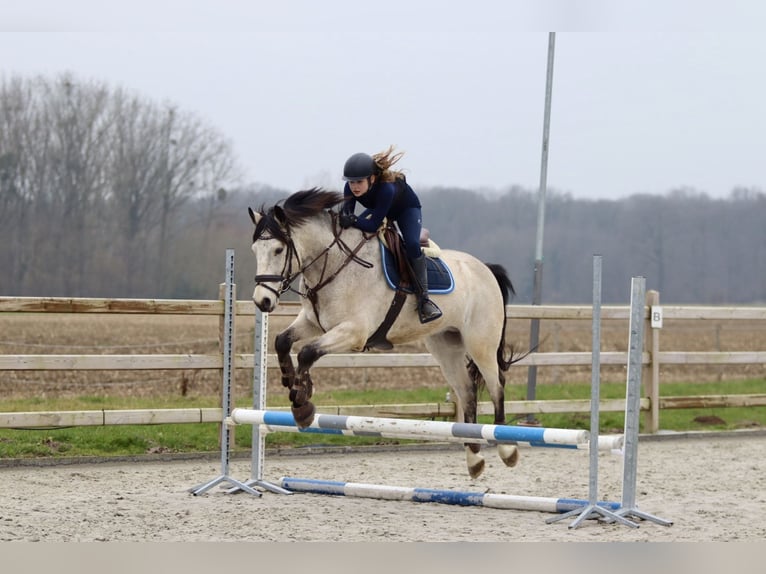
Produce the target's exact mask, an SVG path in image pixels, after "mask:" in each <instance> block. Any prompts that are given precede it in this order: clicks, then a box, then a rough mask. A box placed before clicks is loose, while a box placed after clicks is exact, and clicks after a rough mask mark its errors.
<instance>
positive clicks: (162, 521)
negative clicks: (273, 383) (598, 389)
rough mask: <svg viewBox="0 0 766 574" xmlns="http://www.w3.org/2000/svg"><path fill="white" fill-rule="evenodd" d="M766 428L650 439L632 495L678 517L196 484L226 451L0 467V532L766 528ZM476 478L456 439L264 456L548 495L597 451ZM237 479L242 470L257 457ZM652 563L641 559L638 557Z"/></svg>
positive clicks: (568, 534) (32, 536) (166, 535)
mask: <svg viewBox="0 0 766 574" xmlns="http://www.w3.org/2000/svg"><path fill="white" fill-rule="evenodd" d="M765 451H766V435H764V434H763V433H758V434H755V435H752V434H751V435H749V436H747V437H746V436H745V435H743V434H739V435H734V434H730V435H729V438H710V437H708V438H695V439H683V438H674V439H672V440H651V441H649V440H646V441H644V440H642V441H641V442H640V444H639V455H638V467H639V471H638V480H637V492H636V501H637V503H638V507H639V508H640V509H641V510H643V511H645V512H648V513H650V514H653V515H655V516H659V517H662V518H665V519H668V520H671V521H673V525H672V526H669V527H667V526H660V525H657V524H654V523H650V522H642V523H641V524H640V527H639V528H636V529H634V528H629V527H627V526H624V525H621V524H603V523H598V522H596V521H593V520H589V521H586V522H584V523H583V524H582V525H581V526H580V527H579V528H577V529H570V528H568V526H569V524H571V521H569V520H567V521H562V522H558V523H555V524H546V523H545V520H546V519H547V518H549V517H551V516H554V515H551V514H545V513H540V512H530V511H515V510H498V509H491V508H480V507H457V506H448V505H441V504H431V503H412V502H395V501H383V500H372V499H361V498H346V497H336V496H321V495H309V494H293V495H290V496H284V495H277V494H272V493H266V494H264V495H263V497H262V498H256V497H253V496H250V495H247V494H235V495H230V494H226V493H225V492H223V490H222V489H221V488H219V487H214V488H213V489H212V490H210V491H209V492H208V493H206V494H204V495H202V496H196V497H195V496H192V495H191V494H189V492H188V489H190V488H192V487H195V486H198V485H200V484H203V483H206V482H208V481H209V480H212V479H214V478H215V477H217V476H219V475H220V470H221V466H220V461H204V462H203V461H186V462H180V461H179V462H151V463H147V462H133V463H119V464H114V463H107V464H103V463H102V464H78V465H67V466H62V465H58V466H45V467H15V468H0V492H2V493H3V504H2V508H0V541H46V542H73V541H105V542H171V541H173V542H180V541H185V542H194V541H259V542H270V541H280V542H296V541H304V542H306V541H312V542H321V541H324V542H337V541H343V542H380V541H389V542H405V541H407V542H409V541H425V542H490V541H494V542H670V541H694V542H704V541H721V542H723V541H727V542H730V541H740V542H747V541H752V542H755V541H763V540H764V539H766V513H764V510H765V509H766V457H764V456H763V453H764V452H765ZM486 454H487V461H488V464H487V466H488V468H487V470H486V472H485V474H484V475H483V476H482V477H480V478H479V479H477V480H471V479H470V478H468V476H467V474H466V472H465V467H464V461H463V453H462V449H461V448H459V447H455V448H449V449H440V450H433V449H429V450H417V451H413V450H408V451H404V450H397V451H390V450H389V451H385V452H381V451H375V452H371V451H369V450H367V451H361V452H355V453H345V454H308V455H304V456H297V455H292V456H284V455H281V456H277V455H274V454H272V453H269V454H268V455H267V458H266V467H265V472H264V478H266V479H267V480H270V481H273V482H276V481H278V479H279V477H281V476H297V477H307V478H322V479H327V480H341V481H354V482H368V483H384V484H388V485H394V486H419V487H428V488H449V489H456V490H463V491H472V492H485V491H488V492H496V493H506V494H517V495H519V494H523V495H527V496H542V497H554V498H558V497H575V498H584V499H587V498H588V453H587V451H569V450H566V451H565V450H559V449H541V448H537V449H530V448H526V449H524V450H523V452H522V460H521V462H520V464H519V465H518V466H517V467H515V468H513V469H508V468H506V467H504V466H503V465H502V464H501V463H500V461H499V459H497V458H496V456H494V455H495V453H494V452H493V451H492V449H489V450H487V451H486ZM230 476H232V477H234V478H236V479H238V480H247V479H248V478H249V476H250V461H249V459H247V460H239V459H238V460H235V461H233V462H232V464H231V472H230ZM621 484H622V457H621V456H619V455H615V454H610V453H601V454H600V457H599V498H600V499H605V500H616V501H620V500H621V494H622V490H621ZM641 562H642V563H644V561H643V560H642V561H641Z"/></svg>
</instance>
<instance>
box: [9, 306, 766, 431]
mask: <svg viewBox="0 0 766 574" xmlns="http://www.w3.org/2000/svg"><path fill="white" fill-rule="evenodd" d="M660 308H661V312H662V317H663V319H664V320H670V319H685V320H700V321H705V320H708V321H710V320H735V321H761V322H766V307H703V306H677V305H672V306H660V305H659V294H658V293H657V292H656V291H650V292H648V293H647V303H646V307H645V311H644V319H645V320H646V322H647V328H646V329H645V333H646V335H645V338H646V340H645V345H644V352H643V355H642V363H643V365H644V369H645V371H644V397H643V398H642V399H641V410H642V412H644V416H645V423H646V424H645V430H646V431H647V432H657V431H658V430H659V411H660V410H661V409H683V408H699V407H713V406H715V407H731V406H766V395H763V394H759V395H714V396H698V397H687V396H684V397H667V396H666V397H661V396H660V394H659V388H660V365H663V364H665V365H691V364H701V365H705V364H708V365H727V364H761V365H766V351H741V352H728V351H727V352H722V351H693V352H688V351H664V350H663V351H661V350H660V332H661V328H660V327H659V326H657V325H653V324H652V321H651V317H652V315H653V312H654V311H659V310H660ZM298 309H299V305H298V304H297V303H283V304H282V305H280V307H279V308H278V309H277V310H276V311H275V312H274V313H272V316H286V317H292V316H295V315H296V314H297V312H298ZM234 311H235V315H236V316H239V317H247V316H250V317H253V316H254V315H255V306H254V305H253V303H252V302H251V301H237V302H236V305H235V309H234ZM592 312H593V310H592V307H590V306H585V305H546V306H543V305H510V306H508V307H506V314H507V317H508V318H509V320H517V319H545V320H557V321H558V320H563V321H566V320H578V319H579V320H584V319H591V317H592ZM3 313H14V314H18V313H54V314H80V313H90V314H157V315H217V316H220V317H223V313H224V306H223V299H221V300H208V301H201V300H175V299H95V298H56V297H48V298H37V297H0V321H1V320H2V314H3ZM629 317H630V307H629V306H627V305H626V306H609V305H606V306H603V307H602V308H601V319H602V321H609V320H627V319H629ZM236 323H237V322H236V321H235V325H236ZM627 359H628V353H627V351H626V352H601V353H600V360H601V363H602V364H603V365H626V364H627ZM590 363H591V353H590V352H589V351H588V352H534V353H530V354H529V355H527V356H526V357H524V358H523V359H522V360H521V361H519V362H518V363H516V365H517V366H530V365H537V366H562V367H565V366H582V365H590ZM253 366H254V360H253V355H252V354H242V353H236V354H234V365H233V368H234V369H241V368H245V369H247V368H253ZM436 366H438V365H437V363H436V361H435V360H434V359H433V357H431V355H430V354H428V353H409V354H403V353H369V354H356V353H349V354H336V355H326V356H324V357H322V358H321V359H320V360H319V361H318V362H317V364H316V365H315V367H316V368H349V367H351V368H371V367H383V368H396V367H436ZM267 367H269V368H277V367H278V363H277V359H276V356H275V355H274V354H269V355H268V357H267ZM222 368H223V350H222V348H219V350H218V351H217V352H215V353H208V354H143V355H142V354H134V355H116V354H110V355H82V354H80V355H51V354H36V355H0V373H2V371H46V370H56V371H69V370H75V371H76V370H183V369H212V370H222ZM600 408H601V410H602V411H604V412H607V411H621V410H623V409H624V401H622V400H602V401H601V403H600ZM318 410H319V412H327V413H335V414H357V415H358V414H368V415H374V416H411V417H417V418H434V417H444V418H451V417H454V415H455V405H454V404H453V403H450V402H444V403H429V404H414V405H355V406H344V407H337V406H325V407H318ZM589 410H590V401H589V400H564V401H539V400H538V401H506V412H508V413H510V414H525V413H541V414H542V413H562V412H589ZM490 412H491V405H490V403H481V404H480V405H479V413H480V414H487V413H490ZM220 416H221V410H220V409H146V410H129V411H128V410H126V411H106V410H95V411H62V412H32V413H0V428H31V427H42V426H46V427H56V426H91V425H107V424H158V423H192V422H215V421H220Z"/></svg>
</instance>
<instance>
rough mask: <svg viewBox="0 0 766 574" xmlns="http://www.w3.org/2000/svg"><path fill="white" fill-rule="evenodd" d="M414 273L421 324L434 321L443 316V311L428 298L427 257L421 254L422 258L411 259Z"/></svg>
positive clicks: (414, 286)
mask: <svg viewBox="0 0 766 574" xmlns="http://www.w3.org/2000/svg"><path fill="white" fill-rule="evenodd" d="M410 264H411V265H412V271H413V272H414V275H415V277H414V283H415V284H414V285H413V288H414V291H415V295H417V297H418V315H419V316H420V322H421V323H428V322H429V321H434V320H435V319H438V318H439V317H441V316H442V312H441V309H439V307H437V306H436V303H434V302H433V301H431V300H430V299H429V298H428V270H427V269H426V256H425V255H423V254H422V253H421V255H420V257H418V258H416V259H410Z"/></svg>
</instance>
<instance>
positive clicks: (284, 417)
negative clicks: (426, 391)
mask: <svg viewBox="0 0 766 574" xmlns="http://www.w3.org/2000/svg"><path fill="white" fill-rule="evenodd" d="M230 419H231V421H232V422H233V423H235V424H252V425H263V426H264V427H266V429H267V430H268V431H269V432H280V431H292V432H295V431H300V432H305V433H318V434H336V435H347V436H367V437H387V438H406V439H415V440H446V441H453V442H473V443H482V444H508V443H522V444H523V443H526V444H529V445H530V446H547V447H557V448H587V446H588V444H587V443H588V440H589V434H590V433H588V431H586V430H573V429H556V428H541V427H523V426H510V425H493V424H469V423H452V422H446V421H424V420H411V419H394V418H381V417H363V416H350V415H349V416H346V415H330V414H317V415H315V416H314V421H313V422H312V423H311V425H310V426H308V427H306V428H304V429H298V428H297V426H296V424H295V420H294V419H293V415H292V413H290V412H287V411H264V410H255V409H242V408H236V409H234V410H233V411H232V412H231V417H230ZM599 446H600V447H601V446H602V445H601V444H599ZM621 446H622V436H620V435H618V436H616V437H607V439H606V440H605V441H604V444H603V448H605V449H619V448H621Z"/></svg>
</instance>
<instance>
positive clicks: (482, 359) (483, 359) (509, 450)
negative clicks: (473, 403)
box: [468, 347, 519, 466]
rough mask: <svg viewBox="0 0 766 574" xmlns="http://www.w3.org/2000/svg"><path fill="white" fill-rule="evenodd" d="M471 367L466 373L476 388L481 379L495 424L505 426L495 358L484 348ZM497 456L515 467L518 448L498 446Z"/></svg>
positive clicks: (502, 392)
mask: <svg viewBox="0 0 766 574" xmlns="http://www.w3.org/2000/svg"><path fill="white" fill-rule="evenodd" d="M472 361H473V365H472V366H469V369H468V372H469V374H470V377H471V379H472V380H473V382H474V386H475V387H478V385H479V382H480V381H481V379H483V380H484V384H485V386H486V387H487V390H488V391H489V395H490V397H491V399H492V404H493V406H494V410H495V421H494V422H495V424H496V425H504V424H505V388H504V387H505V380H504V375H503V373H501V372H500V370H499V366H498V364H497V358H496V355H495V354H494V353H487V352H486V347H485V348H483V349H481V350H480V351H478V352H476V355H475V356H472ZM497 454H498V456H499V457H500V460H502V461H503V463H504V464H505V465H506V466H516V464H517V463H518V462H519V448H518V446H517V445H516V444H515V443H514V444H498V445H497Z"/></svg>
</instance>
